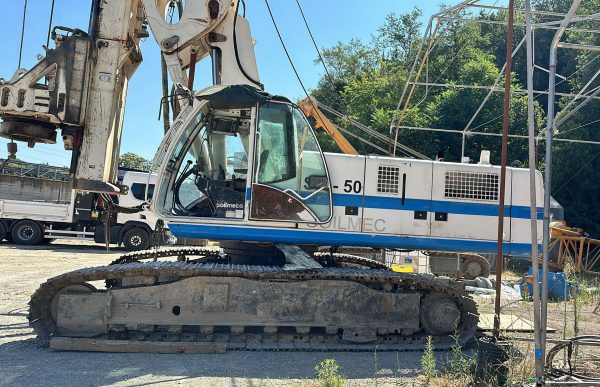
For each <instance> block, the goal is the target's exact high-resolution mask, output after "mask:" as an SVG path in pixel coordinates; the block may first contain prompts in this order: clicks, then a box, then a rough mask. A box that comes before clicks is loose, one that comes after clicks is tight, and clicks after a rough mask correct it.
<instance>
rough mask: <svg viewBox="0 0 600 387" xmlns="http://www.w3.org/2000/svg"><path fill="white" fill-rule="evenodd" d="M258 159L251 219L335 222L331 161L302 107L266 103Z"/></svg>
mask: <svg viewBox="0 0 600 387" xmlns="http://www.w3.org/2000/svg"><path fill="white" fill-rule="evenodd" d="M254 155H255V157H254V174H253V180H252V191H251V210H250V218H251V219H255V220H271V221H279V222H295V223H323V222H327V221H328V220H329V219H330V218H331V188H330V183H329V175H328V172H327V168H326V166H325V159H324V157H323V153H322V152H321V149H320V148H319V143H318V142H317V139H316V136H315V134H314V132H313V130H312V128H311V127H310V125H309V123H308V121H307V120H306V117H304V114H302V112H301V111H300V109H298V108H297V107H295V106H294V105H292V104H290V103H282V102H273V101H271V102H265V103H262V104H260V105H259V109H258V125H257V131H256V140H255V153H254Z"/></svg>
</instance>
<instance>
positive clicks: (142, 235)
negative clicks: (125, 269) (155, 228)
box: [123, 227, 150, 251]
mask: <svg viewBox="0 0 600 387" xmlns="http://www.w3.org/2000/svg"><path fill="white" fill-rule="evenodd" d="M123 245H124V246H125V248H126V249H127V250H128V251H138V250H146V249H147V248H148V247H150V235H148V232H146V230H144V229H143V228H139V227H135V228H132V229H131V230H129V231H127V232H126V233H125V235H123Z"/></svg>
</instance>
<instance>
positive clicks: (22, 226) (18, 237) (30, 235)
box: [11, 219, 44, 245]
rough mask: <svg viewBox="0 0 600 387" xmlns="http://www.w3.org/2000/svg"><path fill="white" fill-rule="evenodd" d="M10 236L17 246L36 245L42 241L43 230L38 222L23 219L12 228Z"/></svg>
mask: <svg viewBox="0 0 600 387" xmlns="http://www.w3.org/2000/svg"><path fill="white" fill-rule="evenodd" d="M11 236H12V239H13V241H14V242H15V243H16V244H18V245H37V244H38V243H40V242H41V241H42V240H43V239H44V230H43V228H42V226H40V224H39V223H38V222H34V221H33V220H28V219H25V220H20V221H18V222H17V223H16V224H15V225H14V226H13V227H12V231H11Z"/></svg>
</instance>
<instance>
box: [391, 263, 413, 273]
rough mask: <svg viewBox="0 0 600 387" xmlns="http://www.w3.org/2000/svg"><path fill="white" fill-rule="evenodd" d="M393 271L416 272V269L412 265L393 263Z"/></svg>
mask: <svg viewBox="0 0 600 387" xmlns="http://www.w3.org/2000/svg"><path fill="white" fill-rule="evenodd" d="M392 271H395V272H396V273H414V271H415V270H414V268H413V267H412V265H398V264H396V263H393V264H392Z"/></svg>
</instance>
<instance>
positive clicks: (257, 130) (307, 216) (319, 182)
mask: <svg viewBox="0 0 600 387" xmlns="http://www.w3.org/2000/svg"><path fill="white" fill-rule="evenodd" d="M215 89H216V90H217V91H216V92H215V91H214V90H215ZM196 98H197V99H198V100H199V103H198V102H197V101H196V102H195V103H194V107H193V108H192V109H190V110H189V111H188V112H187V114H182V116H184V117H182V118H181V121H179V124H178V123H175V125H174V128H173V129H172V130H173V131H174V132H173V133H171V135H170V136H168V137H167V138H165V141H163V145H162V146H161V149H160V150H159V156H157V159H160V154H161V152H164V153H163V154H164V155H165V156H166V157H165V159H164V160H162V159H161V160H158V163H162V164H163V165H162V168H163V173H162V174H160V175H161V176H162V181H161V184H160V188H159V192H158V194H157V197H158V200H157V201H156V202H155V205H156V210H157V211H158V212H159V213H160V214H161V215H163V216H164V217H165V218H166V219H167V220H169V219H173V218H177V220H178V221H182V220H183V219H182V218H190V219H198V218H200V219H202V221H206V220H210V219H219V220H232V221H235V220H238V221H239V220H257V221H277V222H294V223H298V222H307V223H324V222H327V221H329V219H330V218H331V214H332V200H331V188H330V182H329V176H328V172H327V167H326V164H325V159H324V157H323V153H322V152H321V149H320V147H319V144H318V142H317V139H316V136H315V134H314V132H313V130H312V128H311V127H310V124H309V123H308V121H307V119H306V117H305V116H304V114H303V113H302V112H301V111H300V109H299V108H298V107H297V106H296V105H294V104H293V103H291V102H290V101H289V100H287V99H284V98H281V97H274V96H271V95H268V94H266V93H263V92H260V91H258V90H256V89H253V88H251V87H248V86H227V87H212V88H210V89H208V91H205V92H201V93H199V94H198V95H197V96H196ZM171 139H172V140H171ZM169 144H170V145H169ZM163 148H164V149H163Z"/></svg>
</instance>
